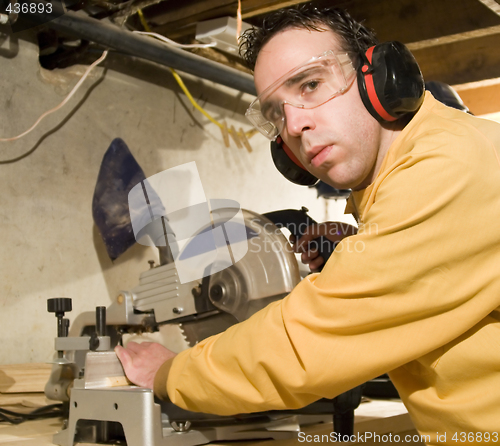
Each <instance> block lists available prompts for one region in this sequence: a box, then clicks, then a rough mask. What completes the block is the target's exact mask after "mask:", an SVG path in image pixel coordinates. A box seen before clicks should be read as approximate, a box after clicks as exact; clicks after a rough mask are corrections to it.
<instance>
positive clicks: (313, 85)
mask: <svg viewBox="0 0 500 446" xmlns="http://www.w3.org/2000/svg"><path fill="white" fill-rule="evenodd" d="M319 85H320V81H317V80H314V81H308V82H306V83H304V84H302V88H301V90H302V94H307V93H311V92H313V91H316V90H317V89H318V87H319Z"/></svg>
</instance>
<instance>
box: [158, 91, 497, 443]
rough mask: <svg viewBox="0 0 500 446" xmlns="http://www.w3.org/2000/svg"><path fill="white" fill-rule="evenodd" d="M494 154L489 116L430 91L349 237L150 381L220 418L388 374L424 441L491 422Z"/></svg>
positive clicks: (489, 427)
mask: <svg viewBox="0 0 500 446" xmlns="http://www.w3.org/2000/svg"><path fill="white" fill-rule="evenodd" d="M499 153H500V125H499V124H497V123H494V122H492V121H487V120H482V119H478V118H475V117H472V116H470V115H467V114H465V113H463V112H460V111H457V110H453V109H451V108H448V107H445V106H444V105H442V104H441V103H439V102H438V101H436V100H435V99H434V98H433V97H432V96H431V95H430V94H429V93H427V94H426V98H425V101H424V104H423V105H422V107H421V109H420V110H419V111H418V113H417V114H416V115H415V116H414V118H413V119H412V120H411V122H410V123H409V124H408V125H407V126H406V127H405V129H404V130H403V131H402V133H401V134H400V135H399V136H398V138H397V140H396V141H395V142H394V143H393V144H392V145H391V147H390V149H389V151H388V153H387V155H386V157H385V159H384V162H383V165H382V167H381V169H380V172H379V174H378V175H377V177H376V179H375V181H374V182H373V183H372V184H371V185H370V186H369V187H368V188H366V189H364V190H363V191H359V192H355V193H353V194H352V197H351V199H350V202H349V203H348V210H350V211H352V212H354V213H355V214H356V215H357V216H358V218H359V223H360V230H359V233H358V234H357V235H355V236H352V237H349V238H347V239H345V240H344V241H343V242H342V243H341V244H340V245H339V246H338V247H337V249H336V251H335V252H334V253H333V255H332V257H331V258H330V259H329V261H328V262H327V264H326V265H325V267H324V269H323V271H322V272H321V273H320V274H313V275H310V276H308V277H306V278H305V279H304V280H302V281H301V282H300V283H299V285H298V286H297V287H296V288H295V289H294V290H293V291H292V293H290V294H289V295H288V296H287V297H285V298H284V299H282V300H280V301H277V302H275V303H273V304H271V305H269V306H268V307H266V308H265V309H264V310H262V311H260V312H258V313H256V314H255V315H254V316H253V317H251V318H250V319H249V320H247V321H245V322H243V323H240V324H238V325H235V326H233V327H231V328H230V329H229V330H227V331H226V332H224V333H222V334H220V335H217V336H214V337H211V338H208V339H206V340H204V341H203V342H201V343H200V344H198V345H197V346H195V347H194V348H192V349H189V350H187V351H185V352H182V353H180V354H179V355H178V356H177V357H176V358H175V359H174V360H173V361H170V362H167V363H166V364H165V365H164V366H163V367H162V368H161V369H160V371H159V372H158V374H157V376H156V379H155V391H156V392H157V393H158V394H159V395H165V394H166V393H167V391H168V396H169V397H170V399H171V400H172V402H174V403H175V404H177V405H179V406H181V407H183V408H186V409H189V410H193V411H202V412H208V413H216V414H225V415H228V414H235V413H244V412H253V411H263V410H268V409H286V408H298V407H301V406H305V405H307V404H309V403H311V402H313V401H315V400H317V399H319V398H321V397H326V398H333V397H335V396H336V395H338V394H340V393H342V392H344V391H347V390H349V389H350V388H352V387H355V386H357V385H359V384H362V383H363V382H366V381H367V380H369V379H372V378H374V377H376V376H378V375H380V374H382V373H386V372H390V377H391V379H392V380H393V382H394V384H395V386H396V387H397V389H398V391H399V393H400V395H401V398H402V399H403V401H404V403H405V405H406V406H407V408H408V410H409V412H410V414H411V416H412V419H413V421H414V423H415V425H416V427H417V429H418V430H419V431H420V433H421V434H425V435H431V436H432V438H433V440H431V442H430V444H434V442H435V436H436V434H437V433H439V434H440V435H442V434H444V433H446V434H447V439H448V440H449V441H450V443H449V444H458V443H457V442H456V441H455V442H452V436H453V435H454V434H456V433H460V432H466V433H468V432H474V433H476V432H500V323H499V321H500V312H499V311H498V309H497V308H498V307H499V305H500V163H499ZM167 373H168V380H167V378H166V375H167ZM165 382H166V386H165ZM498 435H499V436H500V434H498ZM442 438H443V437H441V439H442ZM440 444H443V443H442V442H441V443H440Z"/></svg>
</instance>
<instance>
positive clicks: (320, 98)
mask: <svg viewBox="0 0 500 446" xmlns="http://www.w3.org/2000/svg"><path fill="white" fill-rule="evenodd" d="M355 72H356V70H355V69H354V66H353V64H352V60H351V58H350V57H349V55H348V54H347V53H337V52H334V51H327V52H326V53H323V54H321V55H319V56H316V57H313V58H312V59H310V60H308V61H307V62H306V63H304V64H301V65H299V66H298V67H296V68H294V69H293V70H291V71H289V72H288V73H287V74H285V75H284V76H282V77H281V78H279V79H278V80H277V81H276V82H274V83H273V84H272V85H270V86H269V87H268V88H266V89H265V90H264V91H263V92H262V93H261V94H260V95H259V96H258V97H257V99H255V101H253V102H252V103H251V104H250V107H248V110H247V111H246V113H245V116H246V117H247V118H248V120H249V121H250V122H251V123H252V124H253V125H254V127H255V128H256V129H257V130H259V132H260V133H262V134H263V135H264V136H265V137H266V138H268V139H270V140H271V141H274V140H275V139H276V138H277V137H278V135H279V134H280V133H281V131H282V130H283V128H284V127H285V104H288V105H291V106H292V107H297V108H307V109H309V108H315V107H319V106H320V105H323V104H324V103H325V102H328V101H329V100H330V99H333V98H334V97H335V96H339V95H341V94H342V93H344V92H345V91H346V90H347V88H348V87H349V86H350V85H351V83H352V82H353V80H354V74H355Z"/></svg>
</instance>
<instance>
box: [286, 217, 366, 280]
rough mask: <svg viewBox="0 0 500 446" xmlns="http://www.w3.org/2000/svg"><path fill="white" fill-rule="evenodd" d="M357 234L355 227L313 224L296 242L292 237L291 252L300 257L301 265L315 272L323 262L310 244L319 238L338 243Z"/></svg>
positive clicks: (333, 223)
mask: <svg viewBox="0 0 500 446" xmlns="http://www.w3.org/2000/svg"><path fill="white" fill-rule="evenodd" d="M357 232H358V229H357V228H356V227H355V226H352V225H349V224H347V223H340V222H334V221H328V222H326V223H320V224H314V225H311V226H309V227H308V228H307V229H306V230H305V232H304V234H303V235H302V237H300V238H299V239H298V240H297V239H296V238H295V237H294V236H293V235H292V236H291V237H290V242H291V243H292V246H293V250H294V251H295V252H297V253H299V254H302V255H301V260H302V263H304V264H306V265H309V268H310V269H311V271H316V270H317V269H318V268H319V267H320V266H321V265H322V264H323V263H325V260H324V259H323V257H321V256H320V255H319V252H318V250H317V249H316V248H311V247H310V243H311V242H312V241H313V240H314V239H317V238H318V237H320V236H325V237H326V238H327V239H328V240H330V241H332V242H340V241H341V240H342V239H344V238H345V237H349V236H350V235H354V234H356V233H357Z"/></svg>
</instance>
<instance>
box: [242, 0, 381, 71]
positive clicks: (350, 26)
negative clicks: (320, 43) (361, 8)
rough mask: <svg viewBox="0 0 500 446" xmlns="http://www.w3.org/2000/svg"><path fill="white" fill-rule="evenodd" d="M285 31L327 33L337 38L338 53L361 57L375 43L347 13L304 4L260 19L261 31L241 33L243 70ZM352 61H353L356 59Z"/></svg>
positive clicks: (371, 34) (253, 63)
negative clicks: (339, 50)
mask: <svg viewBox="0 0 500 446" xmlns="http://www.w3.org/2000/svg"><path fill="white" fill-rule="evenodd" d="M289 28H295V29H308V30H311V31H326V30H328V29H330V30H331V31H333V32H334V33H335V34H336V35H337V36H338V37H340V41H341V45H342V50H343V51H345V52H346V53H350V54H361V53H364V52H365V51H366V50H367V49H368V48H370V47H371V46H373V45H376V44H377V43H378V40H377V38H376V37H375V33H374V32H373V31H372V30H370V29H368V28H366V27H365V26H364V25H362V24H361V23H359V22H357V21H356V20H354V19H353V18H352V17H351V16H350V15H349V13H348V12H347V11H344V10H342V9H339V8H332V7H324V8H321V7H317V6H314V4H313V3H305V4H302V5H300V6H295V7H291V8H285V9H280V10H278V11H275V12H273V13H271V14H269V15H268V16H266V17H265V18H264V21H263V22H262V27H260V28H256V27H253V28H250V29H249V30H247V31H245V33H243V35H242V36H241V37H240V55H241V57H242V58H243V60H244V61H245V63H246V64H247V66H248V67H249V68H250V69H251V70H253V69H254V68H255V63H256V61H257V56H258V55H259V52H260V50H261V49H262V47H263V46H264V45H265V44H266V43H267V42H269V40H271V38H272V37H274V36H275V35H276V34H278V33H279V32H281V31H284V30H286V29H289ZM353 60H354V61H357V58H353ZM356 68H357V66H356Z"/></svg>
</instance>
